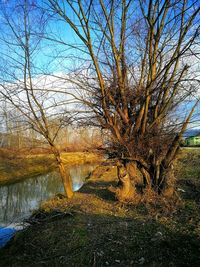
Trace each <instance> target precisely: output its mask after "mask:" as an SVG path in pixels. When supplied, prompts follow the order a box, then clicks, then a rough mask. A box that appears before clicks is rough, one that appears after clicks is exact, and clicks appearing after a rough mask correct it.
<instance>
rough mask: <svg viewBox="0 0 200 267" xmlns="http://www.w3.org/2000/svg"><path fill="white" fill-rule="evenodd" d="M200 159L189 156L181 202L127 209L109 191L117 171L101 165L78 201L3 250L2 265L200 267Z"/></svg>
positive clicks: (50, 212)
mask: <svg viewBox="0 0 200 267" xmlns="http://www.w3.org/2000/svg"><path fill="white" fill-rule="evenodd" d="M199 162H200V153H199V152H193V151H189V152H188V151H182V153H181V155H180V159H179V161H178V164H177V167H176V169H177V170H176V176H177V190H178V192H179V194H180V197H181V199H182V200H181V201H179V204H178V206H177V207H176V208H175V206H174V205H168V204H167V203H166V205H163V206H162V207H161V206H159V204H158V203H157V205H144V204H142V203H141V204H140V205H137V206H134V205H131V204H129V205H128V204H126V205H125V204H120V203H118V202H116V201H115V199H114V195H113V193H112V192H111V191H109V190H108V187H109V186H110V185H112V186H115V185H116V183H117V180H116V168H115V167H113V166H112V162H110V163H109V162H108V163H106V164H105V163H104V164H101V166H100V167H98V168H97V169H96V170H95V171H94V173H93V174H92V176H91V177H90V179H89V180H88V182H87V184H85V185H84V186H83V187H82V189H81V191H80V192H77V193H76V194H75V197H74V198H73V199H72V200H67V199H65V198H62V197H61V196H59V197H58V196H57V197H55V198H53V199H51V200H49V201H47V202H44V203H43V204H42V205H41V208H40V211H38V212H36V213H35V214H34V215H33V216H32V218H31V220H30V222H31V226H30V227H28V228H27V229H25V230H24V231H22V232H19V233H18V234H17V235H16V236H15V238H14V239H13V240H12V242H10V244H9V245H8V246H7V247H5V248H4V249H2V250H1V251H0V265H1V266H20V267H23V266H48V267H49V266H52V267H53V266H59V267H60V266H70V267H71V266H77V267H79V266H91V267H92V266H140V265H143V266H176V267H177V266H200V213H199V211H200V164H199Z"/></svg>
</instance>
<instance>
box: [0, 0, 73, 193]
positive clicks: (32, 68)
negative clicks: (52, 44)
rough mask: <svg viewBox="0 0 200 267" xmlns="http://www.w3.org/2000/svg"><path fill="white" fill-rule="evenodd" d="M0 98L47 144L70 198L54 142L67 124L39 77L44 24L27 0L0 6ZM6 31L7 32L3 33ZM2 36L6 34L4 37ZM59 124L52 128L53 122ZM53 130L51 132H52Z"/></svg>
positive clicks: (59, 105) (56, 100)
mask: <svg viewBox="0 0 200 267" xmlns="http://www.w3.org/2000/svg"><path fill="white" fill-rule="evenodd" d="M1 18H2V20H3V22H4V25H3V23H2V25H3V33H2V34H1V44H2V46H3V48H4V49H3V51H2V52H1V63H2V64H3V63H4V65H2V67H1V85H0V86H1V91H0V93H1V96H2V97H3V98H4V99H6V101H7V102H9V103H10V105H11V106H13V107H14V108H15V109H17V110H18V111H19V112H20V113H21V114H22V116H23V118H24V122H25V123H26V124H27V125H28V126H29V128H32V129H33V130H34V131H36V132H37V133H38V134H40V136H42V137H43V138H44V140H46V142H47V143H48V144H49V146H50V148H51V151H52V153H53V155H54V156H55V160H56V162H57V166H58V168H59V171H60V175H61V177H62V181H63V185H64V189H65V192H66V195H67V197H68V198H71V197H72V196H73V191H72V182H71V178H70V175H69V173H68V172H67V171H66V169H65V167H64V164H63V161H62V158H61V155H60V151H59V149H58V147H57V146H56V143H55V139H56V137H57V135H58V133H59V131H60V129H62V127H63V126H64V125H67V124H69V123H70V122H71V118H70V116H67V113H66V108H65V112H64V113H63V111H62V109H63V103H64V106H66V103H67V100H66V98H65V99H64V98H63V99H62V101H61V100H60V99H59V98H57V97H56V96H55V94H54V93H50V92H49V90H48V89H49V88H48V81H47V80H48V79H50V77H44V76H42V77H41V76H39V72H38V69H39V68H40V66H39V67H38V64H39V63H38V64H36V63H37V61H38V60H39V58H40V56H41V46H40V45H41V40H42V38H41V36H42V32H43V29H44V26H45V23H46V16H45V14H44V13H43V11H41V10H38V8H37V6H36V5H35V4H34V3H33V2H30V1H29V0H22V1H18V2H16V3H15V5H12V6H11V9H10V7H9V6H8V8H7V6H6V4H5V5H3V6H2V17H1ZM6 30H7V32H6ZM5 33H6V35H5ZM39 65H40V64H39ZM55 119H56V120H57V121H59V124H57V126H56V127H55V124H54V120H55ZM52 128H53V130H52Z"/></svg>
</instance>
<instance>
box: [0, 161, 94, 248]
mask: <svg viewBox="0 0 200 267" xmlns="http://www.w3.org/2000/svg"><path fill="white" fill-rule="evenodd" d="M94 168H95V165H91V164H83V165H73V166H68V170H69V173H70V175H71V177H72V183H73V191H77V190H79V189H80V188H81V187H82V185H83V184H84V182H85V178H86V177H87V176H88V175H89V174H90V173H91V171H92V170H93V169H94ZM62 192H64V188H63V185H62V181H61V178H60V176H59V174H58V172H56V171H54V172H50V173H47V174H43V175H40V176H37V177H33V178H29V179H25V180H22V181H20V182H18V183H14V184H9V185H4V186H1V187H0V247H2V246H4V245H5V244H6V243H7V242H8V240H10V238H11V237H12V236H13V235H14V233H15V232H16V231H17V230H19V229H22V228H23V220H24V219H25V218H28V217H29V216H30V215H31V213H32V211H33V210H34V209H37V208H38V207H39V205H40V203H41V202H42V201H44V200H46V199H49V198H51V197H53V196H54V195H55V194H57V193H62Z"/></svg>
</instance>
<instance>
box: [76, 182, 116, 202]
mask: <svg viewBox="0 0 200 267" xmlns="http://www.w3.org/2000/svg"><path fill="white" fill-rule="evenodd" d="M110 186H113V187H116V186H117V182H116V181H113V182H102V181H100V182H96V181H95V182H92V181H89V182H88V183H87V184H86V186H83V187H82V188H81V189H80V190H79V192H80V193H86V194H92V195H95V196H97V197H99V198H101V199H103V200H107V201H116V198H115V194H114V193H113V192H111V191H110V190H109V187H110Z"/></svg>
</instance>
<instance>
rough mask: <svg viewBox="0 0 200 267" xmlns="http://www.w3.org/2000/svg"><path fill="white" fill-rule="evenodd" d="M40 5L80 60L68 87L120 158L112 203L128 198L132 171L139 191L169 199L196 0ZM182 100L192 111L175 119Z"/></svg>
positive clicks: (189, 75) (191, 80)
mask: <svg viewBox="0 0 200 267" xmlns="http://www.w3.org/2000/svg"><path fill="white" fill-rule="evenodd" d="M47 3H48V8H49V9H50V10H51V11H52V13H53V14H54V15H55V14H56V15H57V17H59V19H61V20H62V22H63V23H65V24H66V29H69V28H70V29H71V30H72V31H73V32H74V34H75V36H76V40H79V41H76V43H74V44H70V46H71V47H72V46H73V51H76V54H75V53H74V54H75V56H76V57H75V56H74V59H75V58H77V57H78V60H79V61H80V62H81V66H79V69H78V70H79V75H77V77H76V79H75V86H76V87H79V88H80V89H82V93H81V95H80V99H79V100H81V101H82V102H83V103H84V104H85V105H87V106H88V107H89V109H90V110H92V112H93V114H95V115H94V116H93V120H91V121H93V123H94V124H95V123H96V124H98V125H100V126H101V127H102V128H103V129H107V130H108V131H109V132H110V133H111V135H112V144H113V147H114V148H115V150H116V152H117V153H118V158H119V159H120V163H119V164H118V177H119V180H120V183H121V187H120V190H119V191H118V197H119V199H130V198H133V197H134V195H135V194H136V190H135V185H134V180H135V179H134V177H136V176H137V174H138V173H140V175H142V177H143V186H144V188H146V189H150V190H154V191H155V192H157V193H158V194H163V195H165V196H167V195H169V194H170V195H171V194H172V193H173V189H174V183H173V181H174V177H173V176H174V175H173V163H174V160H175V159H176V157H177V153H178V151H179V141H180V139H181V137H182V135H183V133H184V131H185V130H186V128H187V125H188V123H189V122H190V120H191V118H192V114H193V112H194V110H195V108H196V106H197V105H198V103H199V95H197V94H195V92H196V90H197V86H198V81H197V77H196V76H195V67H194V63H195V61H196V60H197V59H198V55H199V51H198V49H199V48H198V47H199V30H200V24H199V17H200V16H199V13H200V7H199V5H198V1H197V0H194V1H187V0H183V1H177V0H161V1H160V0H148V1H142V0H137V1H132V0H129V1H128V0H121V1H115V0H111V1H107V0H98V1H92V0H91V1H81V0H78V1H71V0H66V1H62V0H61V1H57V0H48V1H47ZM77 37H78V39H77ZM49 38H51V36H49ZM59 41H60V40H59ZM63 45H67V44H66V43H64V42H63ZM83 63H84V64H83ZM191 65H192V66H191ZM81 68H82V72H80V70H81ZM84 69H85V70H84ZM78 76H79V80H78ZM188 98H191V99H192V100H193V106H192V108H191V109H190V111H189V112H188V114H186V115H185V117H184V118H183V117H182V118H180V116H176V111H177V110H178V107H179V106H180V104H181V103H184V101H185V100H186V99H188ZM130 163H131V165H132V168H128V166H130ZM130 169H131V171H130ZM128 170H129V171H128ZM131 176H132V178H133V183H131V182H130V178H131ZM170 192H171V193H170Z"/></svg>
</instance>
